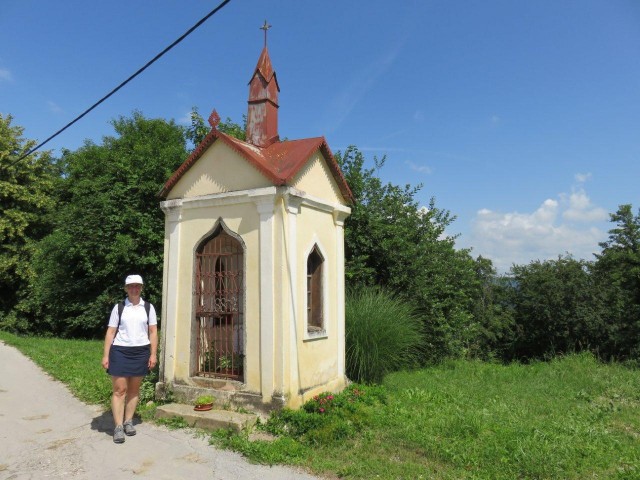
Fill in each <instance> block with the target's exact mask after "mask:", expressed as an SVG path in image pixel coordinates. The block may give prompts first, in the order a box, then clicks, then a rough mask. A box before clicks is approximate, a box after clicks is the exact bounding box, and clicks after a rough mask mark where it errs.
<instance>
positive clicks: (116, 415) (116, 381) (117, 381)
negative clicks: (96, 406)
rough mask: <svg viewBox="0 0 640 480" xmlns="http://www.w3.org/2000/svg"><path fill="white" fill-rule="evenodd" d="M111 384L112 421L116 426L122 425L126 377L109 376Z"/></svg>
mask: <svg viewBox="0 0 640 480" xmlns="http://www.w3.org/2000/svg"><path fill="white" fill-rule="evenodd" d="M111 383H112V385H113V395H112V396H111V413H112V414H113V423H114V424H115V426H116V427H117V426H118V425H122V420H123V416H124V411H125V408H124V401H125V397H126V395H127V383H128V382H127V378H126V377H111Z"/></svg>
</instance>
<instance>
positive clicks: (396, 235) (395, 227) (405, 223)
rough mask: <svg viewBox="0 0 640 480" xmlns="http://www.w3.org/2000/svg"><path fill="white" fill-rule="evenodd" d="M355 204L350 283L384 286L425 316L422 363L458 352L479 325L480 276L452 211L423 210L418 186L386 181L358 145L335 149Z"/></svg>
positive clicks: (350, 222) (348, 249)
mask: <svg viewBox="0 0 640 480" xmlns="http://www.w3.org/2000/svg"><path fill="white" fill-rule="evenodd" d="M336 159H337V160H338V162H339V164H340V167H341V168H342V171H343V173H344V175H345V178H346V180H347V183H348V184H349V186H350V187H351V190H352V192H353V195H354V198H355V202H354V205H353V206H352V212H351V215H350V216H349V217H348V218H347V221H346V223H345V257H346V275H347V282H348V284H349V285H351V286H354V287H355V286H371V285H379V286H383V287H385V288H387V289H389V290H390V291H392V292H394V293H395V294H396V295H398V296H400V297H401V298H404V299H405V300H406V301H408V302H410V303H411V304H412V305H413V306H414V307H415V308H417V309H418V311H419V313H420V315H421V316H422V318H423V321H424V327H425V333H426V334H425V339H426V341H427V346H426V349H425V358H424V360H425V361H433V360H437V359H439V358H442V357H444V356H448V355H461V354H464V353H465V352H466V349H467V348H468V346H469V344H470V342H471V341H472V339H473V337H474V335H475V332H476V330H477V325H476V324H475V321H474V319H473V316H472V315H471V306H472V305H471V303H472V300H473V298H474V295H475V293H474V292H475V290H476V289H478V288H479V282H478V281H477V277H476V274H475V271H474V261H473V259H472V258H471V256H470V255H469V252H468V251H466V250H456V249H455V237H452V236H449V235H447V233H446V228H447V227H448V226H449V225H450V224H451V223H452V222H453V221H454V219H455V218H454V217H453V216H452V215H451V214H450V213H449V212H448V211H446V210H441V209H439V208H437V207H436V206H435V200H434V199H433V198H432V199H431V201H430V203H429V206H428V207H425V208H421V207H420V205H419V203H418V202H417V201H416V200H415V195H416V194H417V193H418V192H419V191H420V188H421V186H420V185H419V186H416V187H412V186H410V185H406V186H404V187H400V186H397V185H393V184H391V183H387V184H384V183H383V182H382V181H381V180H380V178H379V177H378V176H377V175H376V170H379V169H381V168H382V167H383V166H384V163H385V158H382V159H375V160H374V161H375V168H370V169H367V168H365V166H364V163H365V158H364V156H363V155H362V153H361V152H360V151H358V150H357V148H355V147H349V148H347V149H346V150H345V152H344V153H340V152H338V153H337V154H336Z"/></svg>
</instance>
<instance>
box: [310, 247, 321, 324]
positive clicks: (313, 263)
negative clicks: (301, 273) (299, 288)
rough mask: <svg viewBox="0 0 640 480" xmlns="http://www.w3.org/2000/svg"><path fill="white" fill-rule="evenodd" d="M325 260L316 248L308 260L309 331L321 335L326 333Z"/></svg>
mask: <svg viewBox="0 0 640 480" xmlns="http://www.w3.org/2000/svg"><path fill="white" fill-rule="evenodd" d="M323 263H324V258H322V255H321V254H320V251H319V250H318V246H317V245H316V246H314V247H313V250H311V253H310V254H309V257H308V258H307V331H308V332H309V333H319V332H323V331H324V315H323V301H322V290H323V286H322V264H323Z"/></svg>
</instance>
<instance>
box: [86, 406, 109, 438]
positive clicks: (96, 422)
mask: <svg viewBox="0 0 640 480" xmlns="http://www.w3.org/2000/svg"><path fill="white" fill-rule="evenodd" d="M91 429H92V430H97V431H98V432H101V433H104V434H107V435H113V416H112V415H111V411H109V410H107V411H105V412H102V413H101V414H100V415H98V416H97V417H95V418H94V419H93V420H91Z"/></svg>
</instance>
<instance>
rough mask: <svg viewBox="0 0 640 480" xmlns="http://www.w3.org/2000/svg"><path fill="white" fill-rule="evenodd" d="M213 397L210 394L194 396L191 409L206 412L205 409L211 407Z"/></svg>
mask: <svg viewBox="0 0 640 480" xmlns="http://www.w3.org/2000/svg"><path fill="white" fill-rule="evenodd" d="M214 401H215V398H214V397H213V396H212V395H201V396H199V397H198V398H196V401H195V407H193V409H194V410H195V411H196V412H206V411H207V410H211V409H212V408H213V402H214Z"/></svg>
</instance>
